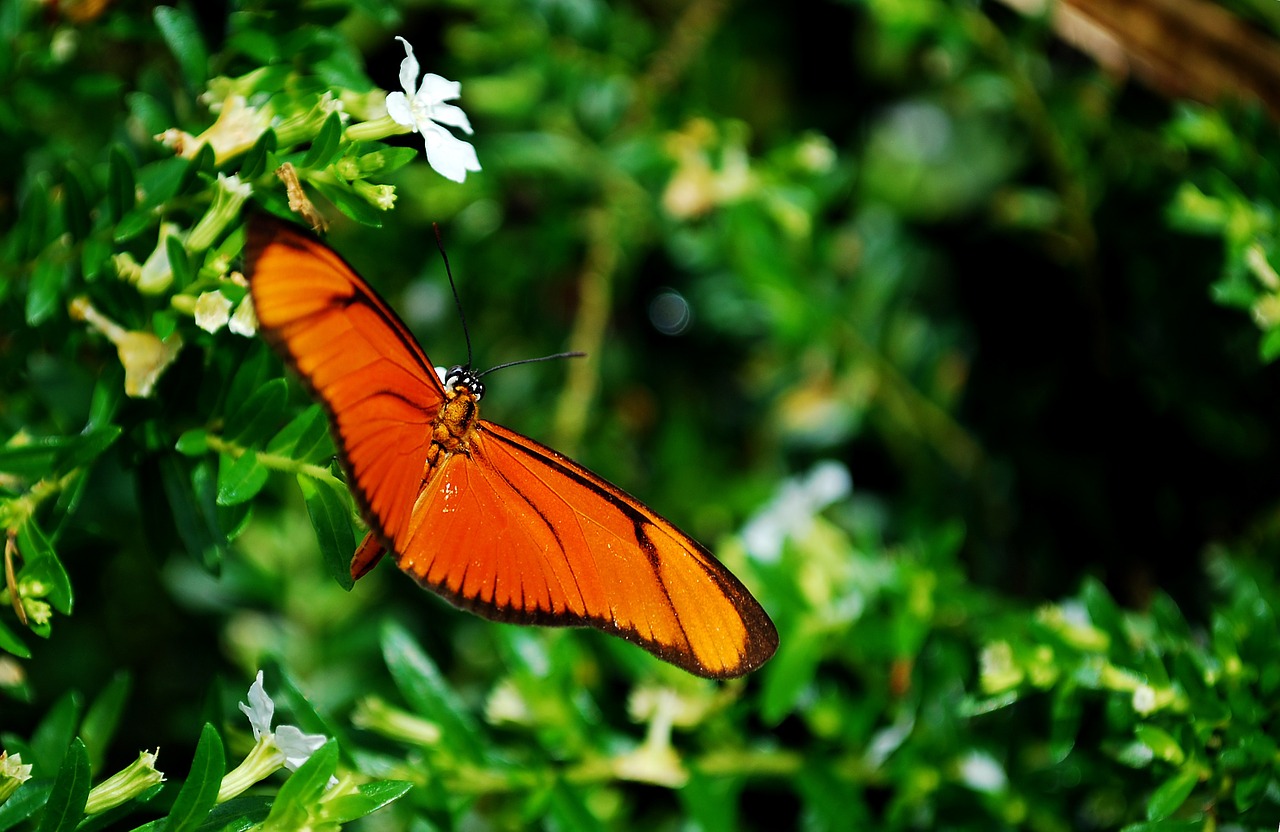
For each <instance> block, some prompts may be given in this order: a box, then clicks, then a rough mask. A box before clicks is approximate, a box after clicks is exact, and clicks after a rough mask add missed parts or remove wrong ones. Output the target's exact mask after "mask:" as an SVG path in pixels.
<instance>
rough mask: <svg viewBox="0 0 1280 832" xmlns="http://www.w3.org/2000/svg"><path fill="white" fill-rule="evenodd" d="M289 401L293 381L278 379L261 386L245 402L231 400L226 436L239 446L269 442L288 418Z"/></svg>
mask: <svg viewBox="0 0 1280 832" xmlns="http://www.w3.org/2000/svg"><path fill="white" fill-rule="evenodd" d="M288 401H289V383H288V382H287V381H285V380H284V379H282V378H274V379H271V380H270V381H268V382H266V383H265V384H263V385H262V386H260V387H259V388H258V389H257V390H254V391H253V393H252V394H251V395H250V396H249V397H248V398H247V399H244V400H243V401H239V402H236V401H228V402H227V411H228V412H229V413H230V414H231V415H230V416H228V417H227V427H226V430H225V436H226V438H227V439H228V440H230V441H232V442H235V443H236V444H239V445H257V444H259V443H261V442H264V441H266V439H267V437H268V436H270V435H271V432H272V431H274V430H275V429H276V425H279V424H280V421H281V420H282V419H283V418H284V412H285V406H286V405H287V404H288Z"/></svg>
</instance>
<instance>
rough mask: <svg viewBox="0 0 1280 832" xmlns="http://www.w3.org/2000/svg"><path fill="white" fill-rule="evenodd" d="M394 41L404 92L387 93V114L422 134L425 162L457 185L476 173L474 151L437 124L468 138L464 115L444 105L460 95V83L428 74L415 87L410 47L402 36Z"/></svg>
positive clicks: (415, 71)
mask: <svg viewBox="0 0 1280 832" xmlns="http://www.w3.org/2000/svg"><path fill="white" fill-rule="evenodd" d="M396 40H398V41H400V42H401V43H403V44H404V52H405V59H404V60H403V61H401V62H400V86H402V87H404V92H391V93H387V114H388V115H390V116H391V118H392V119H394V120H395V122H396V123H397V124H402V125H404V126H405V127H412V128H413V130H414V132H415V133H421V134H422V138H423V139H424V140H425V142H426V146H427V162H429V163H430V164H431V167H432V168H434V169H435V171H436V173H438V174H440V175H441V176H443V177H445V178H446V179H452V180H453V181H454V182H461V181H463V180H464V179H466V178H467V171H478V170H480V161H479V160H478V159H477V158H476V149H475V148H474V147H472V146H471V144H470V143H468V142H464V141H462V140H461V139H459V138H455V137H454V135H453V134H452V133H450V132H449V131H448V130H446V129H444V127H441V126H440V125H442V124H443V125H447V126H449V127H457V128H460V129H461V130H462V132H464V133H466V134H467V135H468V136H469V135H471V122H469V121H468V120H467V114H466V113H464V112H462V110H461V108H459V107H455V106H454V105H452V104H445V103H444V102H446V101H452V100H453V99H455V98H457V97H458V96H459V95H461V94H462V84H460V83H458V82H457V81H450V80H448V79H446V78H443V77H441V76H439V75H436V74H435V73H432V72H428V73H427V74H426V75H424V76H422V86H421V87H418V86H416V84H417V79H418V71H419V67H418V59H417V58H415V57H414V55H413V47H412V46H410V45H409V41H407V40H405V39H404V38H402V37H397V38H396Z"/></svg>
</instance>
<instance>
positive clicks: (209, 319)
mask: <svg viewBox="0 0 1280 832" xmlns="http://www.w3.org/2000/svg"><path fill="white" fill-rule="evenodd" d="M195 318H196V326H198V327H200V328H201V329H203V330H204V331H205V332H217V331H218V330H220V329H222V328H223V327H224V326H226V325H227V321H228V320H230V319H231V301H230V300H229V299H228V298H227V296H226V295H224V294H222V293H221V292H202V293H201V294H200V297H199V298H197V299H196V312H195Z"/></svg>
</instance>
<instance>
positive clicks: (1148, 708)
mask: <svg viewBox="0 0 1280 832" xmlns="http://www.w3.org/2000/svg"><path fill="white" fill-rule="evenodd" d="M1157 704H1158V703H1157V702H1156V692H1155V689H1154V688H1152V687H1151V686H1150V685H1138V686H1137V687H1136V688H1134V689H1133V711H1134V713H1136V714H1138V716H1147V715H1148V714H1150V713H1151V712H1152V711H1154V710H1155V709H1156V705H1157Z"/></svg>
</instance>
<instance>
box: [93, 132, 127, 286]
mask: <svg viewBox="0 0 1280 832" xmlns="http://www.w3.org/2000/svg"><path fill="white" fill-rule="evenodd" d="M107 159H108V162H107V216H108V217H110V219H111V221H112V222H113V223H117V222H120V219H121V218H122V217H124V215H125V214H127V213H128V212H130V211H132V210H133V207H134V205H135V204H136V203H137V201H138V196H137V190H138V183H137V177H136V176H135V175H134V169H133V162H132V161H131V160H130V159H129V157H128V156H126V155H125V154H124V151H123V150H121V149H120V145H116V144H113V145H112V146H111V150H110V151H108V154H107ZM86 276H87V275H86Z"/></svg>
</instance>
